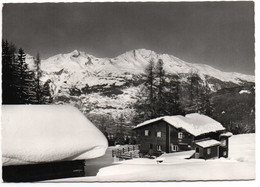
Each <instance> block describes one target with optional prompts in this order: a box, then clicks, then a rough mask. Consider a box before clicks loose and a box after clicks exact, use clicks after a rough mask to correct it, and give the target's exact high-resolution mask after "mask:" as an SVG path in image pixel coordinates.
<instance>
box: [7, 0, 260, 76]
mask: <svg viewBox="0 0 260 187" xmlns="http://www.w3.org/2000/svg"><path fill="white" fill-rule="evenodd" d="M3 38H4V39H7V40H9V41H12V42H13V43H14V44H16V46H17V47H22V48H24V49H25V52H27V53H29V54H31V55H36V53H37V51H39V52H40V54H41V56H42V58H47V57H50V56H52V55H56V54H58V53H68V52H71V51H73V50H74V49H78V50H80V51H85V52H87V53H89V54H92V55H94V56H96V57H116V56H118V55H120V54H122V53H124V52H126V51H129V50H132V49H139V48H145V49H150V50H153V51H155V52H158V53H167V54H171V55H174V56H176V57H178V58H180V59H182V60H185V61H187V62H192V63H202V64H208V65H211V66H213V67H215V68H218V69H220V70H222V71H236V72H241V73H246V74H254V68H255V64H254V4H253V2H207V3H206V2H202V3H194V2H193V3H187V2H186V3H176V2H171V3H65V4H64V3H55V4H52V3H49V4H6V5H5V6H4V8H3Z"/></svg>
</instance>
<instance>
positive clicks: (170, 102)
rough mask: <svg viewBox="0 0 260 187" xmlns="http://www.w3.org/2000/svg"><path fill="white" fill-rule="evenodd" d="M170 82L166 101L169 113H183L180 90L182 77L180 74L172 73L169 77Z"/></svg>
mask: <svg viewBox="0 0 260 187" xmlns="http://www.w3.org/2000/svg"><path fill="white" fill-rule="evenodd" d="M169 79H170V80H169V83H168V84H167V87H168V88H169V90H168V92H167V94H166V103H165V107H166V108H167V113H166V114H167V115H183V114H184V111H183V110H182V107H181V101H180V90H181V85H180V84H181V83H180V77H179V76H178V75H171V76H170V77H169Z"/></svg>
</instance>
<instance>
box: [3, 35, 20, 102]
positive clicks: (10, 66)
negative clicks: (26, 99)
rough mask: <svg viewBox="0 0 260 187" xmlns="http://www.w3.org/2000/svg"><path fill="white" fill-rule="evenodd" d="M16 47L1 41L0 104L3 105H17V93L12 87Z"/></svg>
mask: <svg viewBox="0 0 260 187" xmlns="http://www.w3.org/2000/svg"><path fill="white" fill-rule="evenodd" d="M15 52H16V47H15V45H13V44H9V42H8V41H7V40H6V41H4V40H2V102H3V104H17V103H18V98H17V95H16V93H17V91H16V87H15V86H14V78H15V77H14V70H15V69H14V63H15Z"/></svg>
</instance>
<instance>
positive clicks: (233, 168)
mask: <svg viewBox="0 0 260 187" xmlns="http://www.w3.org/2000/svg"><path fill="white" fill-rule="evenodd" d="M191 153H192V152H189V151H187V152H178V153H169V154H164V155H161V157H164V158H165V159H164V161H163V162H162V163H160V164H157V162H156V159H147V158H137V159H132V160H125V161H120V162H117V163H116V164H114V165H111V166H108V167H103V168H101V169H100V170H99V172H98V174H97V176H94V177H79V178H69V179H58V180H55V181H56V182H72V181H79V182H87V181H88V182H89V181H96V182H101V181H183V180H187V181H189V180H196V181H197V180H250V179H255V134H241V135H234V136H232V137H231V138H230V146H229V158H227V159H225V158H221V159H213V160H204V159H185V158H186V156H187V155H190V154H191ZM193 153H194V152H193ZM109 154H110V153H109Z"/></svg>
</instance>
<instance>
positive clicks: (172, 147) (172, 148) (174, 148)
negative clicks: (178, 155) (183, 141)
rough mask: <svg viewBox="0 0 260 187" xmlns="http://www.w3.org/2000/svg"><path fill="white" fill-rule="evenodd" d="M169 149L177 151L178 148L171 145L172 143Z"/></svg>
mask: <svg viewBox="0 0 260 187" xmlns="http://www.w3.org/2000/svg"><path fill="white" fill-rule="evenodd" d="M171 150H172V151H178V150H179V147H178V145H173V144H171Z"/></svg>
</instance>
